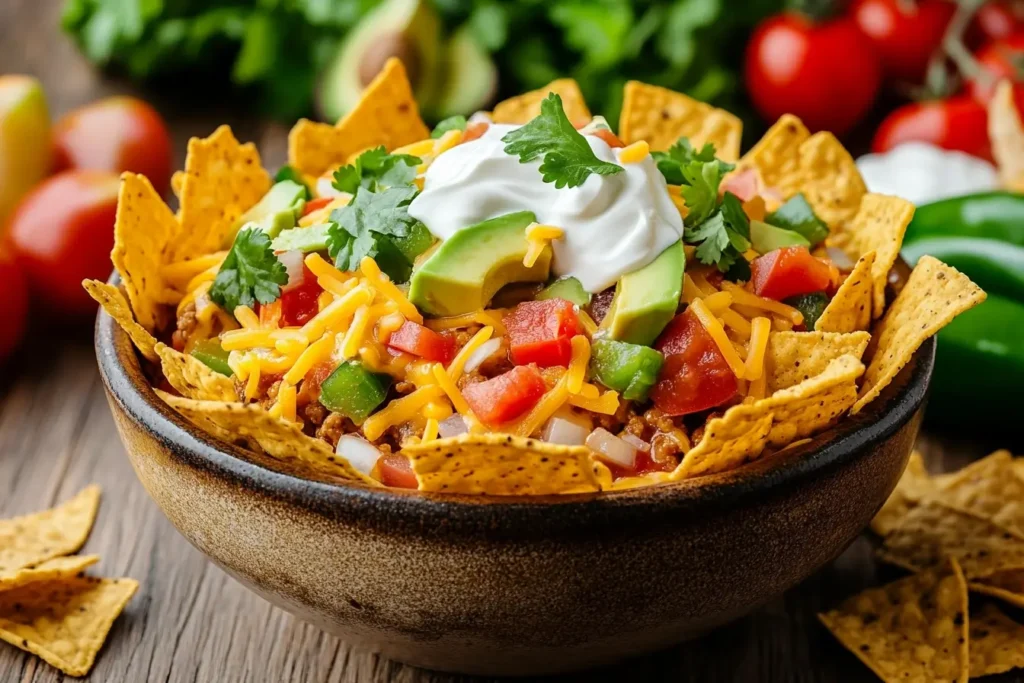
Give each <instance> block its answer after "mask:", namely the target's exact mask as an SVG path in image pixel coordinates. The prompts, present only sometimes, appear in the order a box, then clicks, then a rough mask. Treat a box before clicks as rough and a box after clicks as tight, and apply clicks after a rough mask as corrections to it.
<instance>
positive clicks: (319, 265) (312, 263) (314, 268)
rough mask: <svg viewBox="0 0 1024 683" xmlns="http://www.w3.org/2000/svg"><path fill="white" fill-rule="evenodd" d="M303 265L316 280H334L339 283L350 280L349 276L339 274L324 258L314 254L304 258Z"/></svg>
mask: <svg viewBox="0 0 1024 683" xmlns="http://www.w3.org/2000/svg"><path fill="white" fill-rule="evenodd" d="M303 263H305V264H306V267H307V268H309V270H310V272H312V273H313V275H316V276H317V278H318V279H319V278H325V279H334V280H337V281H338V282H339V283H343V282H345V281H346V280H350V279H351V278H352V276H351V275H346V274H345V273H343V272H341V271H340V270H338V269H337V268H335V267H334V266H333V265H331V264H330V263H328V262H327V261H325V260H324V257H323V256H321V255H320V254H318V253H316V252H313V253H312V254H309V255H308V256H306V258H305V259H303Z"/></svg>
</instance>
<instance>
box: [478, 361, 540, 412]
mask: <svg viewBox="0 0 1024 683" xmlns="http://www.w3.org/2000/svg"><path fill="white" fill-rule="evenodd" d="M545 389H546V387H545V385H544V378H543V377H541V375H540V371H538V370H537V368H536V367H534V366H532V365H519V366H517V367H514V368H512V369H511V370H509V371H508V372H506V373H504V374H501V375H498V376H497V377H494V378H493V379H489V380H486V381H484V382H477V383H476V384H470V385H467V386H466V387H465V388H464V389H463V390H462V395H463V397H464V398H465V399H466V403H468V404H469V407H470V408H472V409H473V413H474V414H475V415H476V416H477V417H478V418H480V420H481V421H482V422H483V423H484V424H487V425H489V426H495V425H500V424H504V423H506V422H510V421H512V420H514V419H516V418H517V417H519V416H521V415H523V414H524V413H526V411H528V410H530V408H532V407H533V406H535V405H536V404H537V401H539V400H540V397H541V396H543V395H544V391H545Z"/></svg>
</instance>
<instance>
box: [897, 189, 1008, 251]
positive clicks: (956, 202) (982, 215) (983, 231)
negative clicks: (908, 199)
mask: <svg viewBox="0 0 1024 683" xmlns="http://www.w3.org/2000/svg"><path fill="white" fill-rule="evenodd" d="M925 237H984V238H986V239H992V240H1000V241H1002V242H1009V243H1010V244H1016V245H1017V246H1024V195H1019V194H1013V193H1012V192H985V193H983V194H973V195H967V196H966V197H953V198H952V199H944V200H942V201H938V202H934V203H932V204H925V205H924V206H920V207H918V209H917V212H916V213H915V214H914V221H913V222H912V223H911V224H910V226H909V227H907V234H906V237H905V238H904V243H907V244H909V243H912V242H916V241H917V240H919V239H923V238H925Z"/></svg>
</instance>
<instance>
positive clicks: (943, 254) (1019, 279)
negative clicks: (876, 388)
mask: <svg viewBox="0 0 1024 683" xmlns="http://www.w3.org/2000/svg"><path fill="white" fill-rule="evenodd" d="M925 254H929V255H931V256H934V257H935V258H937V259H939V260H940V261H943V262H944V263H947V264H949V265H951V266H953V267H954V268H956V269H957V270H960V271H961V272H963V273H964V274H965V275H967V276H968V277H970V278H971V279H972V280H974V281H975V282H976V283H978V285H979V286H981V287H982V289H984V290H985V291H986V292H987V293H988V299H987V300H986V301H985V302H984V303H982V304H981V305H980V306H977V307H976V308H973V309H971V310H970V311H967V312H966V313H964V314H962V315H960V316H959V317H957V318H956V320H954V321H953V322H952V323H951V324H950V325H949V326H948V327H946V328H945V329H943V330H942V332H940V333H939V338H938V352H937V361H936V366H935V374H934V376H933V379H932V392H931V399H930V402H929V407H928V413H927V415H928V418H929V421H931V422H932V423H933V424H937V425H942V426H946V427H953V426H962V427H972V428H975V429H977V428H978V427H979V426H984V427H985V428H987V429H998V430H1000V431H1004V430H1005V431H1008V430H1011V429H1014V428H1015V422H1014V421H1013V418H1014V417H1015V413H1017V412H1019V406H1018V405H1017V404H1018V403H1019V401H1018V400H1017V399H1018V396H1019V394H1020V387H1021V383H1022V382H1024V196H1022V195H1017V194H1012V193H1009V192H986V193H983V194H977V195H969V196H966V197H954V198H952V199H945V200H942V201H939V202H935V203H933V204H926V205H924V206H921V207H919V208H918V209H917V213H916V214H915V215H914V220H913V221H912V222H911V224H910V225H909V226H908V227H907V233H906V237H905V238H904V243H903V257H904V258H905V259H906V260H907V262H908V263H910V264H914V263H916V262H917V260H918V259H919V258H921V256H923V255H925Z"/></svg>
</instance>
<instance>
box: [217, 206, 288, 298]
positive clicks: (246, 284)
mask: <svg viewBox="0 0 1024 683" xmlns="http://www.w3.org/2000/svg"><path fill="white" fill-rule="evenodd" d="M285 284H288V271H287V269H285V267H284V264H283V263H281V261H279V260H278V258H277V256H275V255H274V251H273V250H272V249H271V247H270V237H268V236H267V233H265V232H263V231H262V230H260V229H259V228H258V227H252V226H246V227H244V228H242V229H241V230H239V231H238V235H236V236H235V242H234V244H232V245H231V251H229V252H228V255H227V257H225V259H224V263H223V264H221V267H220V270H219V271H218V272H217V278H216V279H215V280H214V281H213V286H212V287H210V298H211V299H213V301H214V302H216V303H217V304H218V305H220V307H221V308H223V309H224V310H226V311H228V312H231V311H234V310H235V307H236V306H239V305H243V306H250V307H251V306H252V305H253V304H255V303H256V302H257V301H259V302H260V303H261V304H269V303H272V302H273V301H275V300H277V298H278V297H279V296H281V285H285Z"/></svg>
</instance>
